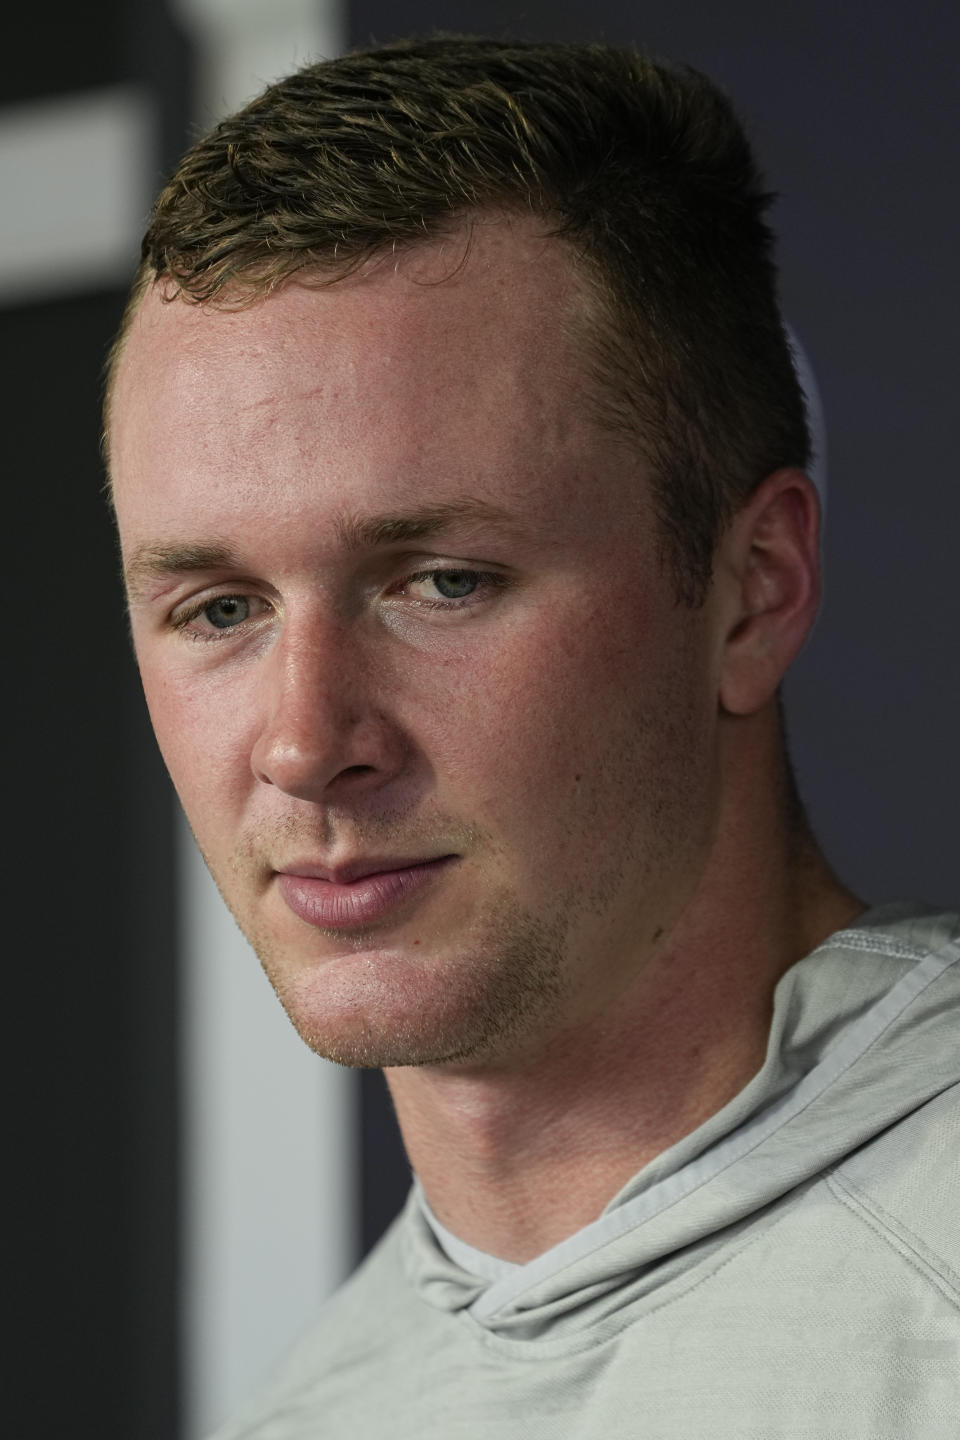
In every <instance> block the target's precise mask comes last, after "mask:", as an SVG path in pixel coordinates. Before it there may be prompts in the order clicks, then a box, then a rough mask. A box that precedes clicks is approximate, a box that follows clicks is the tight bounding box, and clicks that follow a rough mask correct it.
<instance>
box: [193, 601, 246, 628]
mask: <svg viewBox="0 0 960 1440" xmlns="http://www.w3.org/2000/svg"><path fill="white" fill-rule="evenodd" d="M202 613H203V615H204V616H205V617H206V619H207V620H209V621H210V624H211V625H212V626H213V627H214V629H216V630H230V629H232V628H233V626H234V625H242V624H243V622H244V620H249V618H250V601H249V600H247V599H245V598H244V597H243V596H242V595H218V596H217V598H216V600H211V601H210V604H209V605H204V607H203V611H202Z"/></svg>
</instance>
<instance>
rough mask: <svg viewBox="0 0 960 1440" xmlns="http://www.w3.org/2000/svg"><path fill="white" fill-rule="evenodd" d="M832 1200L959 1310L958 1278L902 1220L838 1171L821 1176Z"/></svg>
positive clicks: (959, 1286) (959, 1290)
mask: <svg viewBox="0 0 960 1440" xmlns="http://www.w3.org/2000/svg"><path fill="white" fill-rule="evenodd" d="M825 1180H826V1184H827V1186H828V1187H829V1189H830V1191H831V1193H832V1195H833V1196H834V1199H835V1200H837V1202H838V1203H839V1204H841V1205H842V1206H843V1207H844V1209H845V1210H847V1211H848V1212H849V1213H850V1214H852V1215H854V1216H855V1217H856V1218H857V1219H858V1220H859V1221H860V1222H861V1224H863V1225H865V1226H866V1227H867V1228H868V1229H869V1230H871V1231H872V1232H873V1234H874V1235H877V1236H879V1238H880V1239H881V1240H883V1242H884V1243H885V1245H887V1247H888V1248H889V1249H891V1250H893V1251H895V1253H896V1254H897V1255H899V1256H900V1259H901V1260H903V1261H904V1262H905V1263H906V1264H907V1265H909V1266H910V1268H911V1269H912V1270H914V1271H916V1272H917V1273H918V1274H919V1275H921V1276H922V1277H923V1279H924V1280H925V1281H926V1282H927V1284H928V1285H930V1286H932V1287H933V1288H934V1289H936V1290H938V1291H939V1292H940V1294H941V1295H943V1297H944V1298H945V1299H946V1300H948V1301H949V1303H950V1304H951V1305H952V1306H953V1308H954V1309H955V1310H960V1276H958V1275H957V1274H956V1273H955V1271H954V1270H953V1268H952V1267H951V1266H950V1265H948V1263H947V1262H946V1260H944V1259H943V1257H942V1256H940V1255H937V1254H936V1253H935V1251H933V1250H931V1249H930V1248H929V1246H927V1245H925V1244H924V1242H923V1241H922V1240H921V1239H920V1237H919V1235H916V1234H915V1233H914V1232H913V1231H912V1230H911V1229H910V1228H909V1226H907V1225H904V1223H903V1221H902V1220H898V1219H897V1218H896V1217H895V1216H893V1215H891V1214H890V1213H889V1212H888V1211H886V1210H885V1209H884V1208H883V1206H882V1205H881V1204H880V1203H879V1202H878V1201H877V1200H875V1199H873V1197H872V1196H867V1195H865V1194H864V1192H863V1191H862V1190H861V1189H860V1188H859V1187H858V1186H857V1185H855V1184H854V1183H853V1181H852V1180H850V1179H848V1178H847V1177H846V1176H844V1175H841V1173H840V1171H839V1170H834V1171H833V1172H832V1173H831V1174H829V1175H827V1176H825Z"/></svg>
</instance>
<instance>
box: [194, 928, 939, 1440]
mask: <svg viewBox="0 0 960 1440" xmlns="http://www.w3.org/2000/svg"><path fill="white" fill-rule="evenodd" d="M958 960H960V919H958V917H957V916H955V915H942V914H936V913H934V912H932V911H930V910H926V909H923V908H920V907H915V906H914V907H909V906H886V907H882V908H880V909H875V910H872V911H869V912H868V913H867V914H866V915H865V916H863V917H861V919H860V920H859V921H858V922H857V924H856V926H855V927H853V928H851V929H849V930H845V931H841V932H839V933H838V934H837V935H834V936H832V937H831V938H830V940H828V941H827V942H826V944H824V945H822V946H821V947H820V948H819V949H818V950H816V951H814V952H813V954H812V955H809V956H807V957H806V958H805V959H804V960H802V961H800V962H799V963H798V964H797V965H795V966H793V967H792V968H791V969H790V970H789V971H788V972H787V973H786V974H785V975H784V976H783V977H782V979H781V981H780V983H779V985H778V986H777V989H776V993H775V996H774V1013H773V1020H772V1024H771V1031H770V1039H769V1044H768V1050H767V1056H766V1060H765V1063H764V1065H763V1067H762V1069H761V1070H760V1071H759V1073H758V1074H757V1075H755V1076H754V1078H753V1079H752V1080H751V1081H750V1083H749V1084H748V1085H747V1086H746V1087H745V1088H744V1089H743V1090H742V1091H741V1092H740V1093H739V1094H738V1095H737V1096H735V1097H734V1099H733V1100H732V1101H731V1102H730V1103H729V1104H728V1105H726V1106H725V1107H724V1108H723V1110H721V1111H719V1112H718V1113H717V1114H716V1115H714V1116H712V1117H711V1118H710V1119H709V1120H708V1121H707V1122H706V1123H705V1124H704V1125H702V1126H700V1127H699V1128H698V1129H697V1130H696V1131H694V1132H693V1133H692V1134H690V1135H687V1136H685V1137H684V1138H683V1139H682V1140H681V1141H680V1142H679V1143H678V1144H676V1145H674V1146H672V1147H671V1149H670V1150H668V1151H665V1152H664V1153H663V1154H662V1155H660V1156H658V1157H657V1158H656V1159H655V1160H654V1161H653V1162H652V1163H651V1164H649V1165H647V1166H645V1167H644V1169H643V1170H641V1171H640V1172H639V1174H638V1175H636V1176H635V1177H634V1179H633V1180H632V1181H631V1182H630V1183H629V1184H628V1185H627V1186H625V1187H624V1189H623V1190H622V1191H621V1192H620V1194H619V1195H617V1196H615V1197H614V1199H613V1200H612V1201H611V1202H610V1204H609V1205H608V1206H607V1208H606V1210H605V1211H604V1213H603V1215H602V1216H601V1217H600V1218H599V1219H598V1220H597V1221H596V1222H594V1224H593V1225H590V1226H587V1227H586V1228H585V1229H584V1230H583V1231H580V1232H578V1234H577V1235H575V1236H572V1237H570V1239H569V1240H566V1241H564V1242H563V1243H562V1244H561V1245H558V1246H556V1247H555V1248H554V1249H553V1250H551V1251H548V1252H547V1253H546V1254H545V1255H542V1256H539V1257H538V1258H537V1259H536V1260H534V1261H532V1262H531V1263H530V1264H529V1265H526V1266H519V1267H517V1268H516V1270H515V1271H513V1272H511V1273H509V1274H507V1275H506V1276H504V1277H503V1278H501V1279H499V1280H493V1281H489V1280H485V1279H483V1278H482V1277H480V1276H477V1275H472V1274H470V1273H469V1272H468V1271H466V1270H464V1269H462V1268H461V1267H460V1266H459V1265H458V1264H457V1263H456V1262H455V1261H454V1260H452V1259H451V1258H450V1257H449V1256H448V1255H447V1254H446V1253H445V1252H444V1250H443V1249H442V1248H441V1245H440V1244H439V1242H438V1239H437V1235H436V1233H435V1231H434V1230H433V1228H432V1227H431V1225H430V1224H429V1222H428V1220H427V1219H426V1217H425V1215H424V1213H423V1208H422V1205H421V1204H420V1201H419V1199H418V1196H417V1193H416V1191H413V1192H412V1193H411V1197H410V1200H409V1201H408V1204H407V1207H406V1209H405V1211H404V1213H403V1215H402V1216H401V1217H400V1218H399V1220H398V1221H397V1222H396V1223H395V1224H394V1226H393V1227H392V1228H391V1230H390V1231H389V1232H388V1234H387V1235H386V1236H385V1237H384V1239H383V1241H382V1242H381V1243H380V1245H379V1246H378V1247H377V1249H376V1250H375V1251H374V1252H373V1254H372V1255H371V1256H369V1257H368V1259H367V1261H366V1262H365V1263H364V1265H363V1266H361V1267H360V1269H359V1270H358V1271H357V1272H356V1274H355V1275H354V1276H353V1277H352V1278H351V1280H350V1281H349V1282H348V1283H347V1285H346V1286H344V1288H343V1289H342V1290H341V1291H340V1292H339V1294H338V1295H337V1296H336V1297H334V1299H333V1300H332V1301H331V1302H330V1303H329V1305H327V1306H326V1307H325V1309H324V1311H323V1312H322V1313H321V1315H320V1318H319V1320H318V1322H317V1324H316V1325H315V1326H314V1327H313V1329H312V1330H311V1331H310V1332H308V1334H307V1335H306V1336H305V1337H304V1339H303V1340H302V1341H301V1342H300V1344H299V1345H298V1346H297V1347H296V1349H295V1350H294V1352H293V1354H292V1355H291V1357H290V1358H289V1360H288V1361H287V1363H286V1364H285V1365H284V1366H283V1367H282V1369H281V1371H280V1373H279V1375H278V1376H277V1378H276V1381H275V1384H274V1385H273V1386H272V1387H271V1388H270V1390H269V1391H268V1392H267V1393H266V1394H265V1395H263V1396H262V1397H260V1399H259V1400H258V1401H257V1402H256V1403H255V1404H254V1405H253V1406H252V1407H251V1408H250V1410H249V1411H248V1412H247V1414H246V1415H245V1416H244V1417H242V1418H241V1419H240V1420H238V1421H237V1422H235V1423H233V1424H231V1425H228V1426H227V1427H225V1428H224V1429H223V1430H222V1431H221V1432H220V1433H219V1435H218V1437H217V1440H254V1437H255V1440H308V1437H309V1440H314V1437H327V1436H329V1437H341V1436H343V1437H349V1440H373V1437H378V1440H380V1437H386V1436H389V1437H391V1440H460V1437H462V1440H468V1437H469V1440H478V1437H486V1436H488V1435H489V1436H491V1437H492V1436H496V1437H498V1440H601V1437H602V1440H617V1437H627V1436H630V1437H637V1440H640V1437H642V1440H701V1437H702V1440H788V1437H789V1440H801V1437H803V1440H807V1437H809V1440H957V1437H958V1436H960V1225H958V1220H960V1203H958V1198H960V1086H958V1081H960V964H958V963H957V962H958Z"/></svg>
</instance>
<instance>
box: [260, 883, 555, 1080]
mask: <svg viewBox="0 0 960 1440" xmlns="http://www.w3.org/2000/svg"><path fill="white" fill-rule="evenodd" d="M509 911H510V907H509V906H507V907H501V908H500V911H499V913H498V914H497V916H496V920H495V921H492V922H491V923H490V924H488V925H481V926H479V927H471V933H470V934H469V936H464V937H463V940H462V942H461V944H460V945H458V946H457V948H456V950H455V951H453V953H451V951H450V950H447V951H446V952H445V953H436V952H434V953H431V952H430V950H429V949H428V948H427V947H424V948H422V949H420V948H418V949H417V950H416V951H415V952H414V953H412V954H411V953H410V952H409V951H408V950H407V949H406V948H403V949H400V948H393V947H390V946H385V945H382V944H381V945H380V946H376V945H372V944H371V943H370V941H369V940H368V941H367V943H366V945H365V946H364V945H363V944H362V943H361V942H360V941H359V937H355V938H354V941H353V943H352V944H351V945H350V947H349V948H347V947H344V948H342V949H341V950H340V953H339V954H337V955H336V956H333V957H330V958H328V959H326V960H324V961H323V962H322V963H320V964H317V963H316V962H315V961H313V962H312V963H311V962H310V961H308V960H306V959H305V958H302V959H301V961H300V962H299V963H298V961H297V960H296V959H295V958H294V957H293V956H292V955H291V953H290V952H289V951H282V950H281V951H280V952H279V953H278V951H276V950H273V949H272V948H271V947H269V946H264V945H257V944H255V946H254V948H255V949H256V950H257V953H258V954H259V956H260V961H261V963H262V965H263V968H264V970H265V972H266V975H267V978H268V979H269V981H270V983H271V985H272V986H273V988H274V990H275V992H276V994H277V997H278V999H279V1000H280V1003H281V1004H282V1005H283V1007H284V1009H285V1010H286V1012H287V1015H288V1016H289V1018H290V1020H291V1022H292V1024H293V1026H294V1028H295V1029H296V1031H297V1032H298V1034H299V1035H300V1037H301V1038H302V1039H303V1041H304V1042H305V1043H306V1044H307V1045H308V1046H309V1047H310V1049H311V1050H313V1051H314V1052H315V1053H316V1054H317V1055H320V1056H323V1058H324V1059H327V1060H333V1061H335V1062H336V1063H337V1064H339V1065H349V1066H356V1067H358V1068H366V1069H374V1068H376V1069H380V1068H391V1067H401V1066H423V1065H456V1064H469V1063H483V1062H484V1061H490V1060H492V1059H494V1058H495V1057H497V1056H501V1055H504V1054H505V1053H506V1052H508V1051H510V1050H511V1049H512V1048H513V1046H512V1042H515V1041H517V1040H519V1039H520V1038H522V1037H524V1036H530V1035H531V1034H532V1033H535V1032H536V1030H537V1029H539V1028H541V1027H542V1026H543V1025H544V1024H548V1023H549V1017H550V1016H551V1015H555V1014H556V1013H557V1011H558V1010H559V1008H560V1004H561V1001H562V996H563V984H562V980H563V975H564V964H563V961H564V951H563V947H562V939H563V935H562V931H561V930H560V928H559V927H556V928H555V929H551V930H546V929H544V928H543V927H541V926H537V925H536V924H534V923H533V921H532V920H531V919H530V917H529V916H528V915H526V913H525V912H522V911H521V910H520V908H519V907H517V906H516V905H514V907H513V910H512V913H508V912H509ZM418 943H419V942H418Z"/></svg>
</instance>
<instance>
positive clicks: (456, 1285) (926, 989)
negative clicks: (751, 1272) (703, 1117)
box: [401, 905, 960, 1342]
mask: <svg viewBox="0 0 960 1440" xmlns="http://www.w3.org/2000/svg"><path fill="white" fill-rule="evenodd" d="M958 961H960V917H958V916H957V915H955V914H944V913H942V912H937V911H935V910H933V909H932V908H929V907H921V906H917V905H885V906H880V907H877V908H874V909H872V910H868V911H867V912H866V913H865V914H864V915H862V916H861V917H860V918H859V919H858V921H857V922H856V924H855V925H854V926H852V927H850V928H849V929H846V930H841V931H838V932H837V933H836V934H834V935H831V936H830V937H829V938H828V939H827V940H826V941H825V942H824V944H822V945H821V946H819V947H818V949H816V950H814V951H813V952H812V953H811V954H810V955H807V956H806V957H805V958H804V959H803V960H800V961H799V962H798V963H797V964H795V965H794V966H792V967H791V969H789V970H788V971H786V973H785V974H784V975H783V976H782V977H781V979H780V981H779V983H778V984H777V987H776V990H775V992H774V1004H773V1018H772V1022H771V1027H770V1034H769V1039H768V1044H767V1052H766V1058H765V1060H764V1063H763V1066H762V1067H761V1069H760V1070H759V1071H758V1072H757V1074H756V1075H754V1077H753V1078H752V1080H750V1082H749V1083H748V1084H747V1085H746V1086H745V1087H744V1089H743V1090H741V1091H740V1092H739V1093H738V1094H737V1095H735V1096H734V1098H733V1099H732V1100H731V1101H730V1102H729V1103H728V1104H726V1105H725V1106H724V1107H723V1108H722V1109H721V1110H719V1111H717V1113H716V1114H714V1115H712V1116H711V1117H710V1118H709V1119H708V1120H707V1121H706V1122H705V1123H704V1124H703V1125H701V1126H699V1127H698V1128H697V1129H696V1130H694V1131H692V1132H691V1133H690V1134H689V1135H686V1136H684V1137H683V1139H681V1140H679V1141H678V1142H677V1144H675V1145H673V1146H671V1147H670V1149H669V1150H666V1151H664V1152H663V1153H662V1154H660V1155H658V1156H657V1157H656V1158H655V1159H654V1160H652V1161H651V1162H650V1163H649V1164H648V1165H645V1166H644V1168H643V1169H642V1170H641V1171H640V1172H639V1173H638V1174H637V1175H635V1176H634V1177H633V1179H632V1180H630V1181H629V1183H628V1184H627V1185H626V1186H624V1188H623V1189H622V1190H621V1191H620V1192H619V1194H617V1195H616V1196H615V1197H614V1198H613V1199H612V1200H611V1201H610V1203H609V1205H607V1207H606V1209H605V1210H604V1211H603V1213H602V1214H601V1215H600V1216H599V1217H598V1219H597V1220H595V1221H594V1222H593V1223H592V1224H590V1225H587V1226H585V1227H584V1228H583V1229H582V1230H579V1231H577V1233H576V1234H574V1235H571V1236H570V1237H569V1238H568V1239H566V1240H564V1241H562V1242H561V1243H560V1244H559V1245H556V1246H554V1247H553V1248H552V1249H550V1250H548V1251H546V1252H544V1253H543V1254H542V1255H539V1256H537V1257H536V1258H535V1259H533V1260H531V1261H530V1262H529V1263H528V1264H526V1265H517V1266H511V1267H509V1268H506V1270H505V1273H503V1274H501V1275H500V1276H499V1277H498V1278H493V1279H489V1278H484V1277H483V1276H482V1275H479V1274H477V1273H476V1268H482V1267H474V1269H472V1270H471V1269H467V1268H464V1267H463V1266H462V1265H460V1264H458V1263H456V1262H455V1261H454V1260H453V1259H451V1258H450V1256H449V1255H448V1254H447V1253H446V1251H445V1250H444V1249H443V1248H442V1246H441V1243H440V1241H439V1239H438V1237H437V1233H436V1231H435V1230H434V1228H433V1226H432V1225H431V1223H430V1219H429V1217H428V1213H427V1209H426V1205H425V1202H424V1199H423V1193H422V1191H421V1190H420V1188H419V1186H418V1185H415V1186H414V1188H413V1190H412V1192H411V1196H410V1200H409V1201H408V1205H407V1209H406V1212H405V1215H404V1217H403V1223H402V1226H401V1230H402V1254H403V1263H404V1268H405V1270H406V1273H407V1276H408V1279H409V1280H410V1281H411V1283H412V1284H413V1285H414V1286H415V1287H416V1288H417V1290H418V1291H419V1292H420V1294H421V1295H422V1297H423V1298H424V1299H425V1300H426V1301H427V1302H428V1303H429V1304H430V1305H432V1306H434V1307H435V1308H437V1309H441V1310H446V1311H450V1312H454V1311H461V1312H467V1314H468V1315H469V1316H470V1317H471V1318H472V1320H473V1321H474V1322H476V1323H477V1324H479V1325H481V1326H482V1327H483V1328H485V1329H486V1330H488V1331H489V1332H491V1333H492V1334H496V1335H499V1336H502V1337H503V1338H505V1339H511V1340H514V1341H523V1340H545V1339H548V1340H556V1341H561V1342H562V1341H563V1340H564V1339H567V1340H569V1339H570V1338H572V1337H574V1336H576V1335H577V1334H579V1333H580V1332H582V1331H583V1330H584V1329H586V1328H587V1327H590V1328H593V1327H595V1326H597V1325H601V1326H603V1327H607V1326H613V1327H616V1326H617V1323H618V1321H617V1317H618V1314H619V1313H620V1312H621V1311H623V1310H625V1309H626V1308H627V1307H632V1308H634V1309H635V1307H636V1305H637V1302H638V1301H642V1300H643V1297H645V1296H646V1297H648V1298H649V1300H650V1303H651V1304H655V1303H657V1297H658V1292H659V1291H660V1290H662V1289H663V1288H664V1287H665V1286H667V1285H669V1284H672V1283H673V1282H675V1281H676V1280H677V1279H678V1277H679V1278H682V1277H683V1276H684V1274H685V1273H686V1272H689V1271H692V1270H693V1269H694V1268H695V1267H697V1266H699V1264H700V1262H702V1261H703V1260H704V1258H706V1257H708V1256H709V1255H710V1253H711V1252H713V1251H714V1250H717V1249H719V1248H720V1247H723V1246H730V1245H736V1243H737V1240H738V1237H739V1236H740V1235H741V1234H745V1233H746V1231H747V1230H748V1229H749V1230H750V1233H751V1234H756V1230H757V1227H758V1226H764V1225H767V1224H773V1223H775V1222H776V1220H777V1218H778V1216H779V1213H780V1209H781V1206H782V1204H783V1203H784V1200H785V1198H786V1197H791V1196H795V1195H796V1194H797V1192H798V1190H801V1189H804V1188H808V1187H810V1186H812V1185H815V1184H816V1183H817V1182H818V1181H819V1180H820V1179H821V1178H822V1177H823V1176H824V1174H825V1173H826V1172H828V1171H829V1170H830V1169H831V1168H832V1167H834V1166H836V1165H837V1164H838V1163H840V1162H842V1161H843V1159H844V1158H845V1157H846V1156H849V1155H851V1154H852V1153H853V1152H854V1151H855V1150H857V1149H858V1148H859V1147H860V1146H863V1145H865V1144H867V1143H868V1142H869V1141H870V1140H872V1139H873V1138H874V1137H875V1136H877V1135H879V1134H880V1133H881V1132H882V1131H883V1130H885V1129H887V1128H888V1127H889V1126H891V1125H893V1124H895V1123H896V1122H898V1121H900V1120H902V1119H903V1118H904V1117H906V1116H907V1115H909V1114H910V1113H911V1112H913V1111H914V1110H917V1109H919V1107H921V1106H922V1105H924V1104H925V1103H926V1102H927V1101H929V1100H931V1099H932V1098H933V1097H934V1096H936V1095H938V1094H939V1093H940V1092H941V1091H943V1090H946V1089H947V1088H948V1087H949V1086H951V1085H955V1084H957V1082H958V1081H960V1043H958V1037H960V963H958ZM465 1318H466V1317H465Z"/></svg>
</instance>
